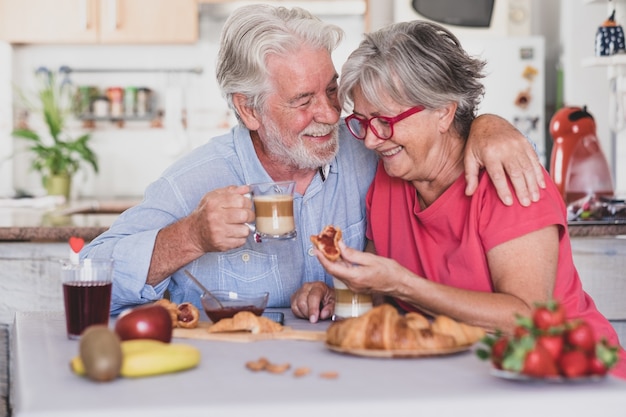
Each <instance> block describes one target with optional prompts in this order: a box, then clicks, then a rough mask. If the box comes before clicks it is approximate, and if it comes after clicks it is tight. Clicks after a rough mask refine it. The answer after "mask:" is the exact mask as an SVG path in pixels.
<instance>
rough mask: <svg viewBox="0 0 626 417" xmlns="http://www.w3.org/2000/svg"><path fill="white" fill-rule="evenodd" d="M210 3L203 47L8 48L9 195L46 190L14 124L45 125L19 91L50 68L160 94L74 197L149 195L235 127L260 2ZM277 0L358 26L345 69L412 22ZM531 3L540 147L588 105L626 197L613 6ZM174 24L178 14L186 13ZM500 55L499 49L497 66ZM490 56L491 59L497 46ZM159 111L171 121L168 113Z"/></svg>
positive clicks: (119, 130)
mask: <svg viewBox="0 0 626 417" xmlns="http://www.w3.org/2000/svg"><path fill="white" fill-rule="evenodd" d="M12 1H13V2H15V0H0V11H1V10H2V9H1V7H2V4H3V3H7V2H12ZM29 1H32V0H29ZM101 1H103V2H104V1H106V0H101ZM135 1H137V0H135ZM395 1H396V2H397V1H403V0H395ZM406 2H407V3H408V2H410V0H406ZM22 3H25V2H22ZM43 3H48V2H43ZM77 3H80V4H86V3H85V1H84V0H82V1H79V2H77V1H70V0H63V1H56V2H55V4H56V5H57V7H56V8H55V10H51V11H50V12H49V13H59V14H63V13H66V12H67V11H68V10H72V8H76V7H78V6H76V4H77ZM199 3H200V4H199V12H198V14H197V16H196V18H195V19H197V20H195V21H194V20H191V21H190V22H188V23H186V24H185V25H187V26H190V27H191V28H192V29H193V27H194V25H195V24H197V25H198V32H197V33H198V34H199V35H198V39H197V40H195V41H192V42H187V43H181V44H167V43H160V44H155V45H137V44H126V43H124V40H123V39H113V40H112V41H111V42H114V44H102V43H99V42H98V40H94V41H91V42H90V41H87V42H90V43H86V44H80V43H77V42H75V41H69V42H63V43H55V42H52V43H50V42H47V41H44V42H33V43H24V44H12V45H9V44H7V43H0V197H11V196H13V195H15V194H16V193H17V192H26V193H29V194H34V195H39V194H42V193H43V189H42V187H41V183H40V178H39V175H38V174H36V173H32V172H31V171H30V169H29V155H28V154H27V153H25V152H23V148H24V146H25V144H24V143H23V141H21V140H16V139H13V138H12V137H11V135H10V131H11V129H12V127H13V126H15V125H16V124H19V123H22V122H27V123H28V125H29V126H31V127H33V128H37V127H42V128H43V124H42V121H41V120H40V118H39V117H37V116H38V115H36V114H30V115H29V117H27V118H26V117H25V113H24V109H23V105H22V102H21V100H20V97H19V94H18V93H17V92H18V91H21V92H23V93H24V94H26V95H28V94H32V93H33V92H34V90H35V88H36V83H35V77H34V72H35V70H36V69H37V68H38V67H46V68H49V69H51V70H58V69H59V68H60V67H68V68H69V71H70V72H69V74H68V77H69V80H70V81H71V82H72V83H73V84H74V85H76V86H95V87H98V88H100V89H101V90H104V89H106V88H108V87H122V88H125V87H127V86H135V87H147V88H149V89H150V91H151V92H152V94H153V99H154V100H153V102H152V103H153V104H154V108H153V111H154V115H155V117H150V118H148V119H147V120H130V121H127V122H125V123H124V125H123V127H120V126H119V125H118V124H117V123H114V122H110V121H97V122H96V123H95V128H93V130H91V132H92V134H93V138H94V140H93V147H94V149H95V151H96V152H97V155H98V158H99V163H100V173H99V174H97V175H94V174H93V173H92V172H90V171H87V170H86V171H82V172H81V173H80V174H79V175H78V176H77V177H76V178H75V180H74V187H73V196H72V197H73V198H80V197H94V196H96V197H141V195H142V193H143V190H144V188H145V187H146V186H147V185H148V184H149V183H150V182H151V181H153V180H154V179H156V178H157V177H158V175H159V174H160V173H161V172H162V171H163V169H164V168H166V167H167V166H168V165H169V164H171V163H172V162H173V161H174V160H176V159H178V158H179V157H180V156H181V155H183V154H184V153H185V152H188V151H189V150H190V149H192V148H193V147H196V146H198V145H199V144H201V143H204V142H205V141H207V140H209V139H210V138H212V137H214V136H216V135H218V134H220V133H222V132H224V131H226V130H227V129H228V128H229V127H230V126H232V125H233V124H234V117H233V116H232V114H230V112H229V111H228V109H227V107H226V104H225V102H224V100H223V99H222V98H221V95H220V93H219V90H218V87H217V84H216V82H215V79H214V78H215V77H214V67H215V57H216V55H217V49H218V42H219V33H220V30H221V26H222V25H223V23H224V20H225V18H226V16H227V15H228V13H229V12H230V11H231V10H232V9H233V8H235V7H238V6H239V5H241V4H244V3H248V2H243V1H216V0H204V1H200V2H199ZM274 3H282V4H286V5H299V6H302V7H305V8H308V9H310V10H311V11H313V12H314V13H316V14H317V15H319V16H320V17H321V18H323V19H324V20H327V21H330V22H333V23H336V24H338V25H340V26H341V27H342V28H343V29H344V30H345V31H346V39H345V40H344V42H343V43H342V45H341V47H340V48H339V50H337V52H336V53H335V55H334V60H335V63H336V67H337V68H338V69H340V68H341V64H342V63H343V61H344V60H345V58H346V57H347V55H348V54H349V53H350V51H351V50H352V49H354V48H355V47H356V46H357V45H358V42H359V41H360V39H361V34H362V33H363V32H364V31H366V30H370V29H377V28H379V27H380V26H382V25H384V24H387V23H390V22H392V21H394V20H406V17H405V16H395V15H394V2H393V1H387V0H369V1H366V0H338V1H319V0H310V1H296V2H292V1H275V2H274ZM529 3H530V5H531V8H530V10H531V16H532V19H531V21H530V22H531V23H530V33H529V35H533V36H535V37H539V38H540V39H541V41H542V42H541V54H540V55H538V58H539V59H538V61H537V62H538V64H537V65H536V67H537V69H538V70H539V73H538V74H537V81H536V84H535V86H534V87H535V88H537V90H538V91H537V95H536V96H535V102H536V103H538V106H539V110H538V111H537V114H538V115H540V118H539V124H538V126H536V128H535V129H534V130H531V131H529V132H527V134H528V136H529V137H531V139H533V140H535V141H536V142H537V144H538V146H539V149H540V151H541V152H542V157H543V158H544V163H546V164H547V163H548V162H549V150H550V142H551V140H550V136H549V134H548V133H547V129H548V123H549V121H550V117H551V115H552V114H553V113H554V111H555V109H556V107H557V106H559V105H560V104H561V103H565V104H568V105H576V106H583V105H586V106H587V107H588V110H589V111H590V112H591V113H592V114H593V115H594V117H595V120H596V123H597V135H598V137H599V138H600V140H601V142H602V146H603V149H604V152H605V153H606V154H607V158H608V159H609V161H610V162H611V164H612V168H613V170H614V173H615V182H616V189H617V190H618V191H619V190H626V165H625V164H623V163H620V162H622V161H625V160H626V146H623V145H621V146H620V141H621V140H622V139H620V137H619V131H620V129H621V128H622V126H623V125H624V123H618V122H619V121H620V120H621V117H616V109H617V108H618V107H619V106H616V104H615V101H614V98H615V97H617V95H616V94H614V93H618V94H619V91H611V89H610V86H611V83H610V82H609V80H610V78H611V77H612V76H613V75H614V73H615V72H616V71H617V70H615V69H614V68H612V67H607V66H605V65H600V64H598V63H597V62H595V61H593V56H594V39H595V34H596V30H597V28H598V26H599V25H600V24H601V23H602V22H603V21H604V20H606V18H607V17H608V13H607V10H608V7H607V4H609V2H608V1H606V0H603V1H598V0H596V1H593V0H560V1H558V0H543V1H542V0H529ZM72 4H73V5H74V6H72ZM146 4H147V5H148V6H147V7H150V6H151V5H154V6H153V7H161V6H156V5H155V3H150V2H147V3H146ZM618 5H620V6H622V0H620V1H618ZM366 10H367V11H368V13H367V14H366ZM621 10H622V9H621V7H620V8H618V13H617V16H616V18H617V21H618V23H620V22H622V21H623V20H626V16H624V15H623V14H622V13H621ZM147 12H148V11H147V10H146V13H147ZM171 17H172V18H174V17H176V18H178V16H177V14H176V12H174V13H172V14H171ZM50 18H53V16H50ZM129 19H130V18H129ZM0 22H2V17H1V16H0ZM1 24H2V23H0V25H1ZM104 26H105V23H102V27H101V32H102V33H101V35H100V36H102V37H104V32H105V29H106V28H105V27H104ZM1 32H2V29H1V27H0V33H1ZM94 36H97V35H94ZM94 39H95V38H94ZM467 45H468V49H472V48H471V41H469V40H468V41H467ZM498 55H500V54H499V53H495V54H494V53H492V54H491V56H493V57H494V58H493V59H494V60H495V57H496V56H498ZM486 56H488V57H489V56H490V55H489V53H488V51H487V53H486ZM497 62H498V64H497V68H494V72H496V71H497V72H499V73H501V74H505V75H506V74H507V73H510V74H511V79H517V78H519V74H518V73H519V68H516V67H512V63H510V64H509V66H508V67H505V66H506V65H507V64H506V63H504V64H500V61H497ZM492 65H495V64H492ZM500 65H502V67H500ZM137 70H141V71H139V72H137ZM560 73H561V74H563V78H562V80H563V82H562V88H561V87H559V85H560V84H559V82H558V80H559V79H560V78H559V76H558V74H560ZM503 80H504V81H502V79H501V81H500V85H501V86H502V85H504V84H506V76H505V77H504V79H503ZM614 85H616V84H614ZM493 90H494V89H492V90H491V91H493ZM489 91H490V90H488V92H487V98H486V100H485V102H486V103H487V101H488V100H489V101H492V100H493V101H494V105H491V107H486V108H484V109H483V111H492V112H496V113H498V112H499V110H500V109H504V107H505V105H504V101H502V102H499V101H498V99H495V98H494V99H491V98H490V97H491V96H493V95H494V94H495V93H494V92H492V93H491V96H490V94H489ZM502 100H507V101H506V103H507V105H508V103H510V102H512V98H511V97H503V98H502ZM503 111H504V110H503ZM158 114H160V117H156V115H158ZM622 116H623V115H622ZM155 125H158V126H161V127H154V126H155ZM71 126H72V130H73V131H74V132H80V131H83V128H84V125H83V121H81V120H78V119H77V118H75V119H73V120H72V121H71ZM521 127H522V128H521V130H523V131H525V129H524V128H523V126H521ZM620 165H621V166H620Z"/></svg>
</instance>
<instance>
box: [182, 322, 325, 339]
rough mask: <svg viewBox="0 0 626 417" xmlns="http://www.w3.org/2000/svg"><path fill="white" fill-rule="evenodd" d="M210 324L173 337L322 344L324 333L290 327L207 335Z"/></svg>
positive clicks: (202, 324) (203, 324)
mask: <svg viewBox="0 0 626 417" xmlns="http://www.w3.org/2000/svg"><path fill="white" fill-rule="evenodd" d="M211 326H212V323H208V322H200V323H198V327H196V328H195V329H182V328H175V329H174V332H173V337H174V338H175V339H176V338H178V339H204V340H216V341H222V342H256V341H259V340H305V341H311V342H324V341H325V340H326V332H325V331H307V330H294V329H292V328H291V327H283V330H282V331H280V332H275V333H257V334H253V333H250V332H224V333H209V331H208V329H209V327H211Z"/></svg>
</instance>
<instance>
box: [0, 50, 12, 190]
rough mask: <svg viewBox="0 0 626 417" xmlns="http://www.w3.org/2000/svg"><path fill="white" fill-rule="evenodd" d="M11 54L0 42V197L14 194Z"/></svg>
mask: <svg viewBox="0 0 626 417" xmlns="http://www.w3.org/2000/svg"><path fill="white" fill-rule="evenodd" d="M12 54H13V52H12V48H11V45H10V44H8V43H6V42H0V198H2V197H12V196H13V195H14V190H13V160H12V159H13V158H12V156H13V137H12V136H11V130H12V129H13V85H12V82H11V79H12V77H11V73H12Z"/></svg>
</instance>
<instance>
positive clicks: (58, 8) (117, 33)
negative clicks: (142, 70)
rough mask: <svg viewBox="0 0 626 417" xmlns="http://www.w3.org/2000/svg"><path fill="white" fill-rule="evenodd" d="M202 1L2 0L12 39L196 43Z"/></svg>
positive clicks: (0, 10)
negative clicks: (198, 2) (199, 5)
mask: <svg viewBox="0 0 626 417" xmlns="http://www.w3.org/2000/svg"><path fill="white" fill-rule="evenodd" d="M197 39H198V4H197V0H55V1H50V0H19V1H15V0H0V40H4V41H8V42H11V43H76V44H79V43H103V44H149V43H152V44H155V43H160V44H166V43H193V42H195V41H196V40H197Z"/></svg>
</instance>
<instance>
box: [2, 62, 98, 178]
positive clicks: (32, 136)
mask: <svg viewBox="0 0 626 417" xmlns="http://www.w3.org/2000/svg"><path fill="white" fill-rule="evenodd" d="M36 76H37V78H38V80H39V82H40V84H41V88H40V90H39V91H38V93H37V98H38V99H39V103H40V104H41V112H42V116H43V119H44V121H45V122H46V126H47V128H48V132H49V134H50V136H51V137H52V144H47V143H46V142H44V141H43V140H42V137H41V136H40V135H39V134H38V133H37V132H34V131H32V130H30V129H15V130H14V131H13V132H12V134H13V136H14V137H16V138H20V139H24V140H28V141H29V142H31V144H32V146H30V147H29V150H30V151H31V152H33V153H34V154H35V157H34V158H33V161H32V164H31V167H32V168H33V169H34V170H36V171H39V172H40V173H41V174H42V177H44V179H45V178H46V177H47V176H49V175H59V174H69V175H72V174H74V173H75V172H76V171H78V169H79V168H80V167H81V165H82V164H87V165H89V166H91V167H92V168H93V170H94V171H95V172H96V173H97V172H98V162H97V157H96V154H95V153H94V151H93V150H92V149H91V148H90V147H89V141H90V140H91V135H90V134H88V133H87V134H83V135H81V136H80V137H78V138H77V139H71V138H69V137H68V136H67V135H66V134H64V131H65V115H66V114H67V113H68V112H69V109H68V108H66V107H67V105H68V104H69V103H70V102H71V100H70V96H71V92H70V89H69V87H68V85H67V84H65V85H64V84H59V83H58V82H57V77H56V74H55V73H53V72H50V71H48V70H45V69H40V70H38V71H37V72H36Z"/></svg>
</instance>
